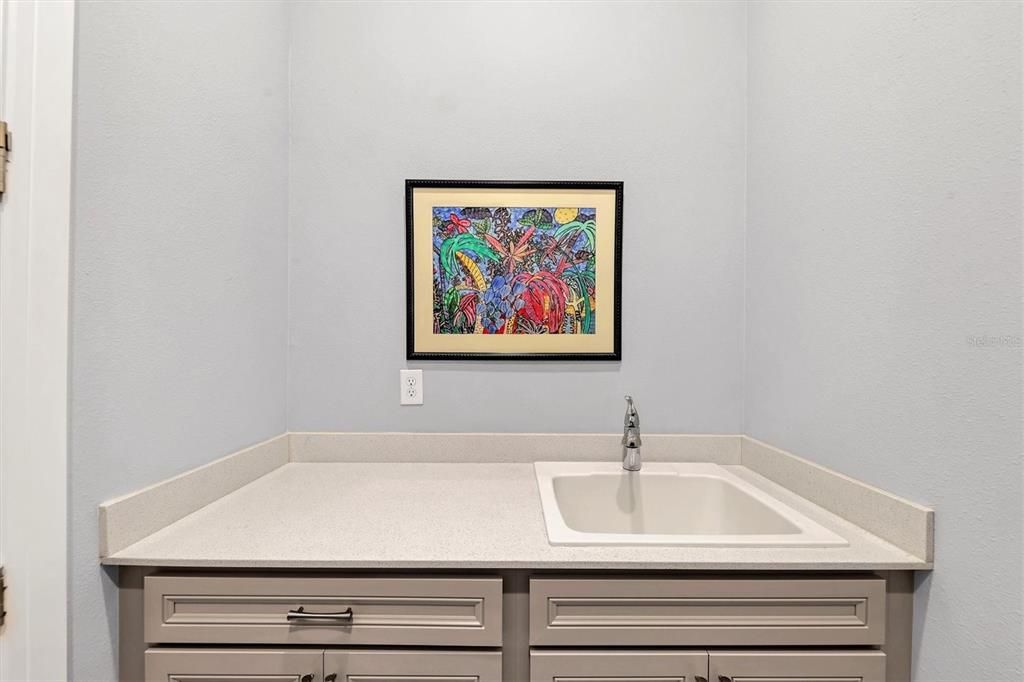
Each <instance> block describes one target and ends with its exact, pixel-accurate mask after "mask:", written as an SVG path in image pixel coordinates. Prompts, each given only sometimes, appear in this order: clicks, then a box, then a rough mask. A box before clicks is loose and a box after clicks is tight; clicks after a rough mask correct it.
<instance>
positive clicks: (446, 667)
mask: <svg viewBox="0 0 1024 682" xmlns="http://www.w3.org/2000/svg"><path fill="white" fill-rule="evenodd" d="M500 679H501V654H500V653H498V652H496V651H494V652H490V651H488V652H465V651H409V650H394V651H389V650H386V649H381V650H373V651H360V650H330V649H328V650H323V649H319V650H318V649H311V650H289V649H262V648H261V649H150V650H149V651H147V652H146V682H357V681H358V682H365V681H366V680H373V681H374V682H496V681H497V680H500Z"/></svg>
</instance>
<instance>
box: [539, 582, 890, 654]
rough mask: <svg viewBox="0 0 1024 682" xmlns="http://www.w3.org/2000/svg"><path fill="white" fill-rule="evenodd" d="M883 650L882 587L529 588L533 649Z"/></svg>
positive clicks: (845, 584)
mask: <svg viewBox="0 0 1024 682" xmlns="http://www.w3.org/2000/svg"><path fill="white" fill-rule="evenodd" d="M884 641H885V581H884V580H883V579H881V578H873V577H865V578H836V579H828V578H678V579H676V578H650V579H632V578H623V579H617V578H601V579H587V578H583V579H561V578H533V579H531V580H530V644H532V645H535V646H847V645H861V646H862V645H872V644H882V643H883V642H884Z"/></svg>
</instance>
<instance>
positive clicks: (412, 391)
mask: <svg viewBox="0 0 1024 682" xmlns="http://www.w3.org/2000/svg"><path fill="white" fill-rule="evenodd" d="M399 375H400V377H401V379H402V399H401V401H400V402H401V404H402V405H422V404H423V370H422V369H403V370H401V371H399Z"/></svg>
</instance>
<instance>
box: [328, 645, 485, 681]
mask: <svg viewBox="0 0 1024 682" xmlns="http://www.w3.org/2000/svg"><path fill="white" fill-rule="evenodd" d="M324 675H325V677H327V678H330V676H331V675H337V677H336V678H334V679H335V680H336V681H337V682H501V653H499V652H497V651H327V652H325V653H324Z"/></svg>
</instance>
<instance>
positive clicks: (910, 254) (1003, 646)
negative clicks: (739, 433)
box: [745, 2, 1022, 682]
mask: <svg viewBox="0 0 1024 682" xmlns="http://www.w3.org/2000/svg"><path fill="white" fill-rule="evenodd" d="M749 49H750V94H749V96H750V113H749V122H750V134H749V154H750V156H749V185H748V196H749V202H748V236H747V280H748V281H747V325H748V336H747V344H746V357H747V386H746V418H745V419H746V430H747V432H748V433H750V434H751V435H753V436H755V437H757V438H762V439H765V440H767V441H768V442H770V443H773V444H775V445H778V446H781V447H784V448H787V449H789V450H791V451H793V452H795V453H797V454H802V455H806V456H808V457H810V458H812V459H813V460H815V461H817V462H819V463H821V464H823V465H825V466H828V467H832V468H834V469H837V470H839V471H843V472H845V473H848V474H851V475H853V476H855V477H857V478H860V479H862V480H865V481H869V482H872V483H875V484H877V485H879V486H882V487H884V488H886V489H888V490H891V491H894V492H896V493H899V494H903V495H906V496H908V497H910V498H911V499H914V500H917V501H920V502H923V503H926V504H930V505H934V507H935V508H936V510H937V519H938V528H937V534H936V541H937V548H936V562H937V569H936V571H935V572H934V573H933V574H931V575H930V577H926V578H924V579H922V580H921V581H920V584H919V587H918V589H917V604H916V607H917V608H916V610H917V613H916V623H915V628H916V640H917V641H916V653H915V659H916V661H915V670H916V679H917V680H919V681H921V682H940V681H947V682H963V681H964V680H1006V681H1009V680H1014V681H1018V680H1020V679H1021V678H1022V674H1021V581H1022V576H1021V551H1022V548H1021V452H1022V443H1021V385H1022V384H1021V348H1020V341H1019V340H1020V337H1021V334H1022V332H1021V130H1020V125H1021V6H1020V5H1019V4H1018V3H997V2H985V3H977V2H971V3H860V4H857V3H785V2H779V3H775V2H772V3H753V4H752V5H751V7H750V45H749ZM977 336H994V337H1003V336H1012V337H1015V338H1016V340H1015V341H1013V342H1011V343H1010V344H1004V343H996V344H995V345H988V346H979V345H978V344H977V342H974V341H972V339H971V337H977Z"/></svg>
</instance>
